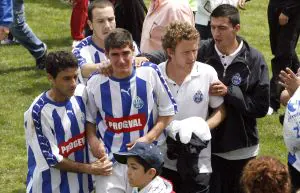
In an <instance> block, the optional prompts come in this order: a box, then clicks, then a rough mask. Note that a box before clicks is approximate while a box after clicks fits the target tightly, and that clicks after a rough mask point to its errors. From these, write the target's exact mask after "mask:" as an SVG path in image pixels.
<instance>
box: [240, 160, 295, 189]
mask: <svg viewBox="0 0 300 193" xmlns="http://www.w3.org/2000/svg"><path fill="white" fill-rule="evenodd" d="M241 183H242V185H243V186H244V189H245V192H255V193H264V192H272V193H289V192H290V191H291V181H290V176H289V172H288V168H287V166H286V165H284V164H282V163H281V162H280V161H279V160H277V159H276V158H273V157H269V156H261V157H259V158H257V159H253V160H251V161H249V162H248V163H247V165H246V166H245V168H244V171H243V174H242V178H241Z"/></svg>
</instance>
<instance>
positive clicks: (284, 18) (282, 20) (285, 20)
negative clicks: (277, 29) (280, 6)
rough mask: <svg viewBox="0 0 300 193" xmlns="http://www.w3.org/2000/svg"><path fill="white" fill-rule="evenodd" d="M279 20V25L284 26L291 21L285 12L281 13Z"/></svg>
mask: <svg viewBox="0 0 300 193" xmlns="http://www.w3.org/2000/svg"><path fill="white" fill-rule="evenodd" d="M278 22H279V25H281V26H284V25H286V24H287V23H288V22H289V17H288V16H286V15H284V14H283V13H280V15H279V19H278Z"/></svg>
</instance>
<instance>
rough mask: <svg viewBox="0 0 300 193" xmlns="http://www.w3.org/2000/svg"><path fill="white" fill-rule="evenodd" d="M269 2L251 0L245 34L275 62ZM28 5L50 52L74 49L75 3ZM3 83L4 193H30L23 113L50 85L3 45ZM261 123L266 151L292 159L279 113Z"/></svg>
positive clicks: (23, 55)
mask: <svg viewBox="0 0 300 193" xmlns="http://www.w3.org/2000/svg"><path fill="white" fill-rule="evenodd" d="M267 3H268V1H267V0H260V1H250V2H249V3H248V4H247V9H246V10H245V11H242V12H241V16H242V19H241V21H242V24H241V26H242V27H241V29H242V30H241V35H242V36H244V37H245V38H246V39H247V40H248V42H250V44H252V45H253V46H254V47H256V48H257V49H258V50H260V51H261V52H262V53H263V54H264V56H265V59H266V61H267V63H268V64H270V60H271V52H270V48H269V39H268V25H267V17H266V10H267ZM25 7H26V17H27V21H28V23H29V25H30V26H31V28H32V29H33V31H34V32H35V33H36V34H37V35H38V36H39V37H40V38H41V39H42V40H43V41H44V42H45V43H46V44H47V45H48V48H49V51H54V50H71V43H72V40H71V37H70V28H69V19H70V14H71V8H70V7H69V6H68V5H65V4H63V3H61V2H60V0H43V1H40V0H27V1H26V3H25ZM298 53H299V52H298ZM0 82H1V84H0V99H1V100H0V107H1V109H0V155H1V159H0V192H3V193H6V192H14V193H17V192H25V181H26V173H27V168H26V167H27V165H26V164H27V157H26V149H25V138H24V129H23V113H24V111H25V110H26V109H27V108H28V107H29V105H30V104H31V102H32V100H33V99H34V97H36V96H37V95H38V94H39V93H41V92H42V91H44V90H46V89H47V88H49V84H48V82H47V79H46V76H45V73H44V72H43V71H37V70H35V61H34V60H33V58H32V57H31V55H30V54H29V53H28V52H27V50H26V49H24V48H23V47H22V46H20V45H13V46H0ZM282 111H283V109H281V112H282ZM258 127H259V134H260V139H261V141H260V142H261V152H260V154H261V155H273V156H275V157H278V158H280V159H281V160H282V161H284V162H286V149H285V147H284V144H283V139H282V128H281V125H280V124H279V122H278V115H272V116H268V117H265V118H262V119H260V120H259V124H258ZM233 135H234V134H233Z"/></svg>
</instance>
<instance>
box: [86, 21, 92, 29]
mask: <svg viewBox="0 0 300 193" xmlns="http://www.w3.org/2000/svg"><path fill="white" fill-rule="evenodd" d="M87 23H88V25H89V27H90V30H92V31H93V24H92V21H91V20H87Z"/></svg>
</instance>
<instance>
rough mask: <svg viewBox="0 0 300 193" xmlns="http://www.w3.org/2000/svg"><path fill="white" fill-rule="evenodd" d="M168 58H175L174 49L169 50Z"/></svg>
mask: <svg viewBox="0 0 300 193" xmlns="http://www.w3.org/2000/svg"><path fill="white" fill-rule="evenodd" d="M167 54H168V58H172V57H173V56H174V50H173V49H172V48H167Z"/></svg>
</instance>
